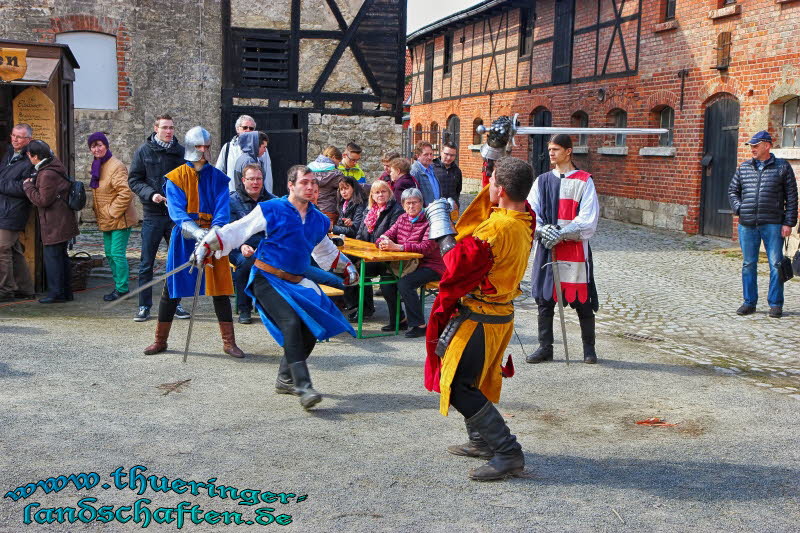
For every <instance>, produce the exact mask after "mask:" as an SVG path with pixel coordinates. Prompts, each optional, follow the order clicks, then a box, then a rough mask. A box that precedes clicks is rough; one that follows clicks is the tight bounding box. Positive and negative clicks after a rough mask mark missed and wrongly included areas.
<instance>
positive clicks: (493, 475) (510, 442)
mask: <svg viewBox="0 0 800 533" xmlns="http://www.w3.org/2000/svg"><path fill="white" fill-rule="evenodd" d="M467 422H468V423H469V424H470V426H472V427H473V428H475V430H476V431H477V432H478V433H480V435H481V437H483V438H484V439H485V440H486V443H487V444H488V445H489V447H490V448H491V449H492V451H493V452H494V457H492V458H491V459H489V462H487V463H486V464H485V465H483V466H481V467H478V468H475V469H473V470H471V471H470V473H469V478H470V479H473V480H475V481H492V480H495V479H503V478H506V477H509V476H518V475H520V474H522V471H523V469H524V468H525V455H524V454H523V453H522V446H520V444H519V442H517V438H516V437H515V436H514V435H512V434H511V430H509V429H508V426H507V425H506V422H505V420H503V416H502V415H501V414H500V411H498V410H497V409H496V408H495V406H494V405H492V402H486V404H484V406H483V407H481V410H480V411H478V412H477V413H475V415H474V416H473V417H472V418H470V419H469V420H468V421H467Z"/></svg>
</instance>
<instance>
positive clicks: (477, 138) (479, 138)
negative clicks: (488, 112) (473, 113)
mask: <svg viewBox="0 0 800 533" xmlns="http://www.w3.org/2000/svg"><path fill="white" fill-rule="evenodd" d="M478 126H483V119H482V118H476V119H475V120H473V121H472V144H483V135H481V134H480V133H478V132H477V131H475V130H476V129H477V128H478Z"/></svg>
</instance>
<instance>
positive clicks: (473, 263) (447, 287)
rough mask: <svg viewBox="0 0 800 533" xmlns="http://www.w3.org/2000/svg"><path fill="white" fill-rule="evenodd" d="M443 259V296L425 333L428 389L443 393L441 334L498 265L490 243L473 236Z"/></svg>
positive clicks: (437, 301)
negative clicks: (461, 304)
mask: <svg viewBox="0 0 800 533" xmlns="http://www.w3.org/2000/svg"><path fill="white" fill-rule="evenodd" d="M443 259H444V263H445V266H446V267H447V270H446V271H445V273H444V275H442V279H441V280H440V281H439V294H438V295H437V296H436V300H435V301H434V302H433V307H432V308H431V315H430V318H429V319H428V327H427V331H426V333H425V341H426V342H425V347H426V350H427V359H426V361H425V388H426V389H428V390H430V391H436V392H439V371H440V367H441V359H440V358H439V356H438V355H436V344H437V343H438V341H439V335H441V333H442V331H443V330H444V328H445V326H446V325H447V323H448V322H449V321H450V317H451V316H452V315H453V313H454V312H455V309H456V304H457V303H458V300H459V299H460V298H461V297H462V296H464V295H466V294H468V293H469V292H471V291H472V290H474V289H475V288H476V287H478V286H479V285H480V284H481V281H482V280H483V279H484V278H485V277H486V275H487V274H488V273H489V270H491V268H492V264H493V262H494V259H493V258H492V250H491V248H490V246H489V243H487V242H484V241H482V240H480V239H476V238H475V237H472V236H469V237H465V238H463V239H461V240H460V241H459V242H458V244H456V246H455V247H454V248H453V249H452V250H450V251H449V252H448V253H447V254H445V256H444V258H443Z"/></svg>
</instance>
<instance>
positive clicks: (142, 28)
mask: <svg viewBox="0 0 800 533" xmlns="http://www.w3.org/2000/svg"><path fill="white" fill-rule="evenodd" d="M405 17H406V4H405V2H404V1H402V0H270V1H269V2H252V1H245V0H199V1H195V2H187V1H184V0H131V1H128V2H95V1H93V0H59V1H57V2H53V1H52V0H28V1H25V2H18V1H13V2H5V3H0V37H2V38H5V39H14V40H19V41H39V42H55V43H60V44H64V45H67V46H69V47H70V49H71V50H72V53H73V54H74V56H75V58H76V59H77V62H78V64H80V67H81V68H80V69H78V70H76V72H75V77H76V80H75V84H74V91H73V92H74V104H75V106H74V107H75V113H74V121H75V128H74V131H75V149H74V150H73V153H74V157H75V159H74V163H75V170H76V176H77V177H78V178H79V179H88V169H89V166H90V163H91V159H92V156H91V154H90V153H89V151H88V148H87V147H86V145H85V143H86V138H87V136H88V135H89V134H90V133H92V132H94V131H106V132H108V137H109V140H110V141H111V148H112V151H113V153H114V155H116V156H117V157H119V158H120V159H121V160H122V161H123V162H125V163H126V164H127V163H129V162H130V159H131V156H132V154H133V151H134V150H135V148H136V147H137V146H138V145H139V144H141V143H142V142H143V141H144V140H145V138H146V137H147V136H148V135H149V134H150V133H151V132H152V131H153V128H152V123H153V119H154V117H155V116H156V115H158V114H161V113H170V114H171V115H172V116H173V117H174V119H175V123H176V128H177V130H178V131H177V136H178V138H179V139H181V138H182V136H183V133H184V132H185V131H186V130H187V129H189V128H191V127H192V126H195V125H197V124H202V125H203V126H204V127H206V128H207V129H208V130H209V131H211V133H212V135H213V136H214V146H213V147H212V150H213V151H214V152H215V153H216V151H217V150H219V148H220V147H221V145H222V144H224V143H225V142H227V141H228V140H229V139H230V138H231V137H232V135H233V129H234V122H235V120H236V117H237V116H238V115H239V114H242V113H247V114H250V115H252V116H253V117H254V118H255V119H256V121H257V125H258V127H259V129H263V130H265V131H266V132H267V133H268V134H269V135H270V148H269V149H270V154H271V156H272V162H273V174H274V175H275V176H283V175H285V170H286V169H287V168H288V167H289V166H290V165H292V164H295V163H302V162H307V161H309V160H310V159H313V158H315V157H316V156H317V154H318V153H319V152H320V151H321V150H322V149H323V148H324V147H325V146H326V145H328V144H334V145H336V146H338V147H340V148H343V147H344V145H346V144H347V143H348V142H349V141H354V142H356V143H358V144H361V145H362V146H363V148H364V154H363V158H362V168H364V170H365V171H366V172H367V176H368V178H369V179H373V178H374V177H377V176H378V175H379V173H380V172H382V170H383V167H382V165H381V164H380V154H381V153H382V152H383V151H385V150H386V149H387V148H394V149H399V147H400V143H401V134H402V126H401V124H400V122H401V120H402V113H403V108H402V104H403V86H404V78H405V71H404V66H405V52H406V47H405V25H406V22H405ZM3 127H4V126H2V124H0V139H2V140H4V141H5V140H7V139H8V133H9V131H8V125H6V126H5V128H6V129H5V130H3V129H2V128H3ZM276 185H277V186H278V189H277V191H278V192H283V191H282V190H281V187H282V186H283V187H284V190H285V183H284V182H283V181H281V180H276ZM88 205H91V201H90V202H88ZM84 215H86V216H88V217H91V210H90V209H87V210H86V212H84Z"/></svg>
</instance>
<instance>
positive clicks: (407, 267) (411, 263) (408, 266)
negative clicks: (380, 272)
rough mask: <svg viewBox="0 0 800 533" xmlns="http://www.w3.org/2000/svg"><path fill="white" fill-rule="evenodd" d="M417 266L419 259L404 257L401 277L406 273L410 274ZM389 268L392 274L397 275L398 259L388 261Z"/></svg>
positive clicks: (398, 270) (398, 268)
mask: <svg viewBox="0 0 800 533" xmlns="http://www.w3.org/2000/svg"><path fill="white" fill-rule="evenodd" d="M418 266H419V259H416V258H415V259H406V260H405V261H403V277H405V275H406V274H411V273H412V272H414V271H415V270H416V269H417V267H418ZM389 270H390V271H391V272H392V274H394V275H395V276H397V274H398V273H399V272H400V261H389Z"/></svg>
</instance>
